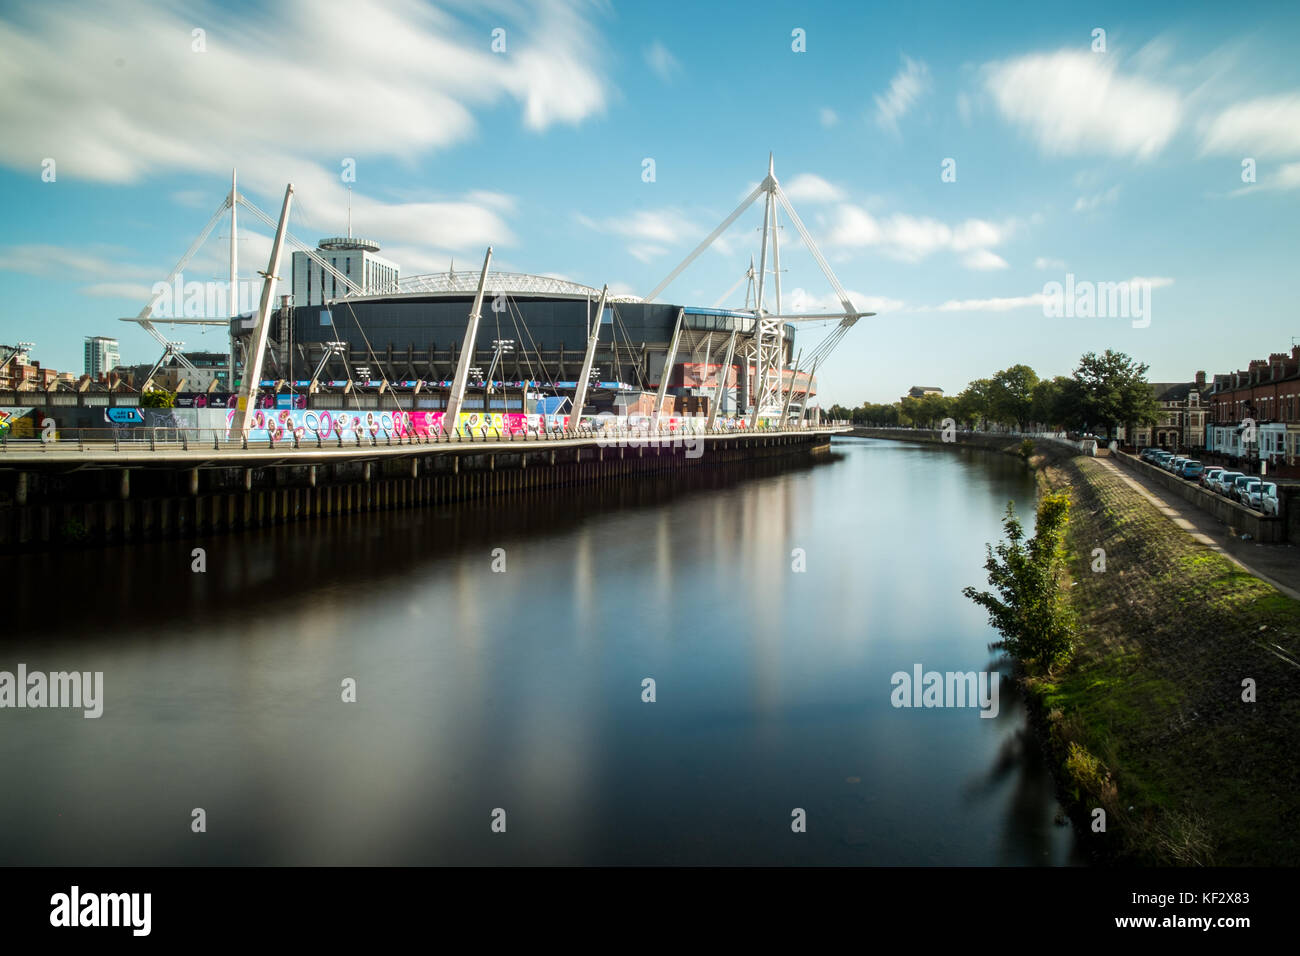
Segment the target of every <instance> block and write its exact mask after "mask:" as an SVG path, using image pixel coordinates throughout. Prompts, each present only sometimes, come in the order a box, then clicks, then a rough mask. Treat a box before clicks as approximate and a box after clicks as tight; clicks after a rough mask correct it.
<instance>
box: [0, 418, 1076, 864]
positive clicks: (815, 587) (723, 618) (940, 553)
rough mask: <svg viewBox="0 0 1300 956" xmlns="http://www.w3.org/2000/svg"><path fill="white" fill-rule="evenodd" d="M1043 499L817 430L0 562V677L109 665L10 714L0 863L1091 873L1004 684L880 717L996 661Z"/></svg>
mask: <svg viewBox="0 0 1300 956" xmlns="http://www.w3.org/2000/svg"><path fill="white" fill-rule="evenodd" d="M1033 498H1034V483H1033V480H1032V476H1031V474H1030V473H1029V471H1028V470H1027V469H1026V467H1025V466H1024V465H1023V464H1021V463H1020V462H1019V461H1017V460H1015V459H1013V458H1009V457H1002V456H997V455H992V454H987V453H981V452H978V451H972V450H955V449H951V448H948V449H942V448H933V447H925V446H912V445H905V444H898V443H893V442H884V441H874V440H869V439H836V441H835V444H834V450H833V454H832V455H830V456H828V457H827V458H826V459H825V460H823V461H821V462H819V463H816V464H807V463H804V464H799V465H795V466H793V467H792V466H789V465H784V466H781V467H773V466H772V465H770V464H764V463H757V464H755V465H754V466H753V467H752V468H751V469H750V470H748V471H746V472H745V473H743V474H739V473H734V472H730V473H726V474H723V473H719V472H712V471H705V472H702V473H701V475H700V476H699V477H697V478H695V479H694V480H692V481H689V482H683V481H681V480H680V479H678V478H676V477H672V478H666V479H662V480H656V481H644V482H640V483H636V484H631V485H627V486H625V487H621V488H615V489H611V488H600V489H597V488H591V487H575V488H570V489H565V490H562V491H559V492H555V493H553V494H549V495H544V496H538V495H530V496H519V497H512V498H503V499H496V500H493V501H490V502H487V503H484V504H477V505H471V506H467V507H462V508H459V509H456V510H453V509H437V510H435V509H430V510H425V511H403V512H392V513H386V514H381V515H367V516H352V517H344V518H333V519H327V520H322V521H319V522H316V523H311V524H300V525H290V526H285V527H281V528H276V529H271V530H267V531H264V532H258V533H249V534H242V535H228V536H213V537H211V538H208V539H205V540H201V541H198V542H180V541H172V542H162V543H156V544H148V545H131V546H129V547H120V548H109V549H95V550H86V551H80V552H71V553H62V554H59V553H44V554H31V555H23V556H18V557H8V558H3V559H0V568H2V569H3V572H4V576H5V580H6V581H7V582H8V584H9V587H8V594H9V602H8V612H9V613H8V614H7V620H6V626H5V630H4V637H3V641H2V642H0V670H3V671H10V672H16V669H17V665H18V664H19V663H24V664H26V667H27V670H28V671H29V672H31V671H44V672H50V671H61V670H77V671H91V672H95V671H102V672H103V674H104V692H103V696H104V711H103V716H102V717H100V718H98V719H85V718H84V717H83V716H82V713H81V711H72V710H53V709H45V710H33V709H22V710H16V709H5V710H0V766H3V779H4V785H3V786H2V787H0V863H3V864H14V863H21V864H32V863H40V864H69V865H82V864H94V865H98V864H156V863H163V864H201V863H212V864H439V863H449V864H636V863H644V864H799V865H810V864H836V865H858V864H873V865H879V864H891V865H892V864H918V865H934V864H967V865H1008V864H1010V865H1022V864H1027V865H1034V864H1056V865H1061V864H1069V863H1075V862H1078V852H1077V848H1076V842H1075V838H1074V835H1073V832H1072V830H1071V828H1069V827H1065V826H1060V825H1056V824H1055V823H1054V817H1055V816H1056V815H1057V812H1058V806H1057V803H1056V800H1055V797H1054V791H1053V786H1052V781H1051V777H1050V775H1049V773H1048V771H1047V769H1046V767H1045V766H1044V764H1043V761H1042V759H1041V756H1040V754H1039V750H1038V748H1037V745H1036V743H1035V742H1034V738H1033V737H1032V736H1031V735H1029V734H1027V732H1026V727H1025V714H1024V711H1023V708H1022V706H1021V704H1020V701H1019V698H1018V697H1017V695H1016V694H1015V692H1014V690H1013V689H1012V687H1011V685H1010V684H1009V683H1008V682H1005V681H1006V679H1005V678H1003V680H1004V683H1003V684H1002V685H1001V692H1000V694H999V713H998V714H997V716H996V717H995V718H992V719H988V718H982V717H981V716H980V712H979V710H977V709H972V708H970V707H946V708H924V707H922V708H896V707H894V706H893V704H892V703H891V693H892V691H893V686H892V684H891V675H893V674H894V673H895V672H899V671H902V672H907V673H909V674H910V673H911V672H912V670H913V667H914V665H917V664H919V665H921V666H922V667H923V668H924V669H925V670H927V671H928V670H936V671H940V672H947V671H962V672H964V671H985V670H990V669H992V668H994V667H997V666H999V665H998V664H997V662H996V660H995V658H996V655H994V654H991V653H990V652H989V651H988V644H989V643H990V641H992V640H995V639H996V636H995V634H994V633H993V632H992V631H991V630H990V628H989V627H988V625H987V623H986V620H985V615H984V613H983V612H982V611H981V610H980V609H979V608H978V607H976V606H975V605H973V604H972V603H971V602H969V601H967V600H966V599H965V598H963V597H962V595H961V593H960V591H961V588H962V587H963V586H964V585H966V584H975V585H977V586H981V587H982V586H984V584H985V582H984V572H983V567H982V565H983V561H984V544H985V542H988V541H993V540H995V539H997V538H998V537H999V535H1000V518H1001V513H1002V510H1003V509H1004V507H1005V505H1006V502H1007V501H1008V500H1009V499H1014V500H1015V501H1016V503H1017V505H1018V507H1020V508H1021V509H1022V511H1024V512H1027V511H1028V510H1029V509H1030V508H1032V503H1033ZM195 546H200V547H203V548H204V549H205V552H206V567H207V570H206V571H205V572H203V573H196V572H194V571H193V570H192V564H193V561H194V559H193V557H192V556H191V549H192V548H193V547H195ZM498 549H499V550H498ZM795 549H800V551H798V552H796V550H795ZM800 561H802V563H803V565H804V567H805V568H806V570H803V571H796V570H794V566H795V565H796V564H798V563H800ZM494 564H495V565H496V567H498V568H500V567H504V571H494V570H493V567H494ZM1002 670H1003V671H1004V672H1005V667H1003V668H1002ZM646 678H650V679H652V680H653V681H654V684H653V690H654V698H655V699H654V701H653V702H647V701H645V700H643V696H644V695H648V690H645V689H643V688H645V685H644V684H643V681H644V680H645V679H646ZM348 679H351V680H352V681H355V688H356V691H355V697H356V700H355V702H344V700H343V699H342V698H343V696H344V690H343V685H344V682H345V681H346V680H348ZM196 808H199V809H202V811H203V816H204V818H205V820H206V832H203V833H195V832H193V830H192V820H193V819H194V811H195V809H196ZM796 809H798V810H802V811H803V817H804V819H805V820H806V829H805V832H794V831H793V829H792V821H793V820H794V819H795V815H794V811H795V810H796ZM494 811H504V813H496V812H494ZM494 820H495V821H496V825H497V827H498V828H499V827H500V826H501V824H502V823H504V827H505V830H504V832H495V831H494V829H493V824H494Z"/></svg>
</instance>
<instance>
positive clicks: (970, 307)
mask: <svg viewBox="0 0 1300 956" xmlns="http://www.w3.org/2000/svg"><path fill="white" fill-rule="evenodd" d="M1127 283H1128V285H1129V287H1130V288H1132V287H1134V286H1140V285H1146V286H1149V287H1150V288H1152V289H1160V288H1164V287H1166V286H1171V285H1173V284H1174V280H1173V279H1171V278H1169V277H1168V276H1134V277H1133V278H1131V279H1128V280H1127ZM1060 297H1061V296H1060V294H1057V295H1054V296H1053V295H1048V294H1047V293H1045V292H1034V293H1031V294H1030V295H1014V296H1002V297H994V298H989V299H949V300H948V301H947V302H944V303H943V304H942V305H937V306H933V307H930V306H923V307H920V308H917V309H915V310H914V311H917V312H1011V311H1013V310H1015V309H1026V308H1029V307H1031V306H1037V307H1039V308H1041V307H1042V306H1044V305H1045V304H1046V303H1047V302H1049V301H1053V300H1059V299H1060Z"/></svg>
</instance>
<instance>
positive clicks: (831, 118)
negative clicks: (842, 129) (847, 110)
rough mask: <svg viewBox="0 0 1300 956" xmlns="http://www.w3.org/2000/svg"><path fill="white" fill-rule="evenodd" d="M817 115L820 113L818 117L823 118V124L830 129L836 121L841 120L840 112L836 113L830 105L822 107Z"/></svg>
mask: <svg viewBox="0 0 1300 956" xmlns="http://www.w3.org/2000/svg"><path fill="white" fill-rule="evenodd" d="M817 115H818V119H820V120H821V124H822V126H824V127H826V128H827V129H830V128H831V127H832V126H834V125H835V124H836V123H838V122H839V121H840V117H839V114H838V113H836V112H835V111H834V110H833V109H831V108H830V107H829V106H823V107H822V108H821V111H820V112H819V113H818V114H817Z"/></svg>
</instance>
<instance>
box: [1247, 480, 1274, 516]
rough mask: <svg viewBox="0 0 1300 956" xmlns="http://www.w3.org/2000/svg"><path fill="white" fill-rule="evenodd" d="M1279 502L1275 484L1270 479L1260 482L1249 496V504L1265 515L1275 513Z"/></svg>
mask: <svg viewBox="0 0 1300 956" xmlns="http://www.w3.org/2000/svg"><path fill="white" fill-rule="evenodd" d="M1279 504H1281V502H1280V501H1279V499H1278V494H1277V485H1275V484H1274V483H1273V482H1271V481H1262V482H1260V484H1259V486H1258V487H1256V488H1255V489H1254V491H1253V492H1252V494H1251V496H1250V506H1251V507H1252V508H1254V509H1255V510H1256V511H1262V512H1264V514H1266V515H1277V513H1278V511H1279V508H1278V505H1279Z"/></svg>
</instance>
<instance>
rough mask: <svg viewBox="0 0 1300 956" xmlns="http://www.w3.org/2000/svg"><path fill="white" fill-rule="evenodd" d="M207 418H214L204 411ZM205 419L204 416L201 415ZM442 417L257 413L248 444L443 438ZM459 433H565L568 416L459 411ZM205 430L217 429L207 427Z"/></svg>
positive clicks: (229, 422) (228, 425) (231, 421)
mask: <svg viewBox="0 0 1300 956" xmlns="http://www.w3.org/2000/svg"><path fill="white" fill-rule="evenodd" d="M205 412H206V414H209V415H210V414H212V412H211V411H210V410H205ZM201 414H203V413H202V412H201ZM443 414H444V413H443V412H401V411H351V412H350V411H345V410H342V409H339V410H326V409H307V410H303V409H287V408H283V409H278V410H277V409H262V408H259V409H257V410H256V411H254V412H253V424H252V428H251V429H250V431H249V435H248V438H249V440H250V441H266V440H267V439H268V438H270V439H271V440H273V441H277V442H279V441H292V440H293V439H294V438H295V437H297V438H298V440H299V441H302V440H315V439H316V438H320V439H321V440H322V441H323V440H326V439H329V440H332V441H338V440H339V439H342V440H343V441H344V442H355V441H356V440H357V436H358V435H359V436H360V437H361V439H362V440H363V441H365V440H367V439H370V438H374V439H380V438H384V439H387V438H406V437H408V436H411V435H414V436H417V437H420V438H428V437H437V436H440V435H442V434H443ZM457 418H458V428H457V431H458V432H459V433H460V434H461V435H463V436H465V437H470V436H472V437H474V438H482V437H483V436H484V435H485V434H486V435H487V436H488V437H490V438H491V437H497V436H500V437H507V436H509V435H518V434H521V433H523V432H525V431H527V432H529V433H533V434H536V432H537V430H538V429H539V428H552V429H555V428H567V427H568V424H569V416H568V415H545V416H543V415H524V414H521V413H519V412H509V413H504V412H461V413H460V415H459V416H458V417H457ZM224 420H225V430H226V436H227V437H229V436H230V433H231V431H232V430H234V428H235V410H234V409H230V410H229V411H227V412H225V414H224ZM204 427H218V426H216V425H214V424H208V423H205V426H204Z"/></svg>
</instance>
